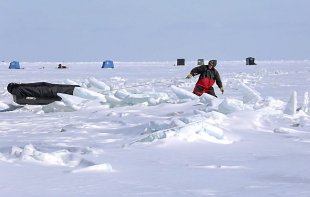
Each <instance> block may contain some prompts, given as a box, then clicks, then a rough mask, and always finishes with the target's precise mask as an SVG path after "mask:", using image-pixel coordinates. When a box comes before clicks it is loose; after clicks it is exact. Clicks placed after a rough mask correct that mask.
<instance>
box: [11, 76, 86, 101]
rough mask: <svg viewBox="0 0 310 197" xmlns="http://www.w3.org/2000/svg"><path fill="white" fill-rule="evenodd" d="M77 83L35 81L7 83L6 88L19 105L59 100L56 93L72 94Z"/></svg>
mask: <svg viewBox="0 0 310 197" xmlns="http://www.w3.org/2000/svg"><path fill="white" fill-rule="evenodd" d="M75 87H80V86H78V85H64V84H51V83H46V82H37V83H21V84H18V83H9V84H8V87H7V90H8V91H9V92H10V93H11V94H12V95H13V100H14V102H15V103H18V104H20V105H26V104H27V105H47V104H50V103H52V102H54V101H60V100H61V97H59V96H58V95H57V93H63V94H70V95H72V94H73V91H74V88H75Z"/></svg>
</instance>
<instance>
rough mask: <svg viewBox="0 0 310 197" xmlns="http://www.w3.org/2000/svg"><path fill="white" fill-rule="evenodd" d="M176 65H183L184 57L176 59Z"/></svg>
mask: <svg viewBox="0 0 310 197" xmlns="http://www.w3.org/2000/svg"><path fill="white" fill-rule="evenodd" d="M177 66H185V59H177Z"/></svg>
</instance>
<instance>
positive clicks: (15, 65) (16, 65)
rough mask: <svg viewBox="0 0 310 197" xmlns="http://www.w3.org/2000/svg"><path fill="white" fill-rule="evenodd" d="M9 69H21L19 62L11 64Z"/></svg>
mask: <svg viewBox="0 0 310 197" xmlns="http://www.w3.org/2000/svg"><path fill="white" fill-rule="evenodd" d="M9 69H20V65H19V62H18V61H13V62H11V63H10V66H9Z"/></svg>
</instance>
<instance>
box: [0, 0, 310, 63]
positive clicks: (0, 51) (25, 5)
mask: <svg viewBox="0 0 310 197" xmlns="http://www.w3.org/2000/svg"><path fill="white" fill-rule="evenodd" d="M309 7H310V1H308V0H251V1H249V0H216V1H215V0H214V1H211V0H181V1H180V0H126V1H124V0H65V1H64V0H53V1H48V0H27V1H24V0H0V25H1V28H0V61H10V60H13V59H14V60H20V61H101V60H105V59H112V60H115V61H162V60H175V59H176V58H180V57H182V58H186V59H191V60H196V59H198V58H205V59H222V60H242V59H244V58H245V57H248V56H253V57H256V58H257V59H261V60H269V59H274V60H275V59H310V54H309V51H310V39H309V34H310V22H309V18H310V17H309V15H310V14H309V13H308V10H309Z"/></svg>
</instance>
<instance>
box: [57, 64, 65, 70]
mask: <svg viewBox="0 0 310 197" xmlns="http://www.w3.org/2000/svg"><path fill="white" fill-rule="evenodd" d="M58 68H59V69H62V68H67V66H63V65H61V64H58Z"/></svg>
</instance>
